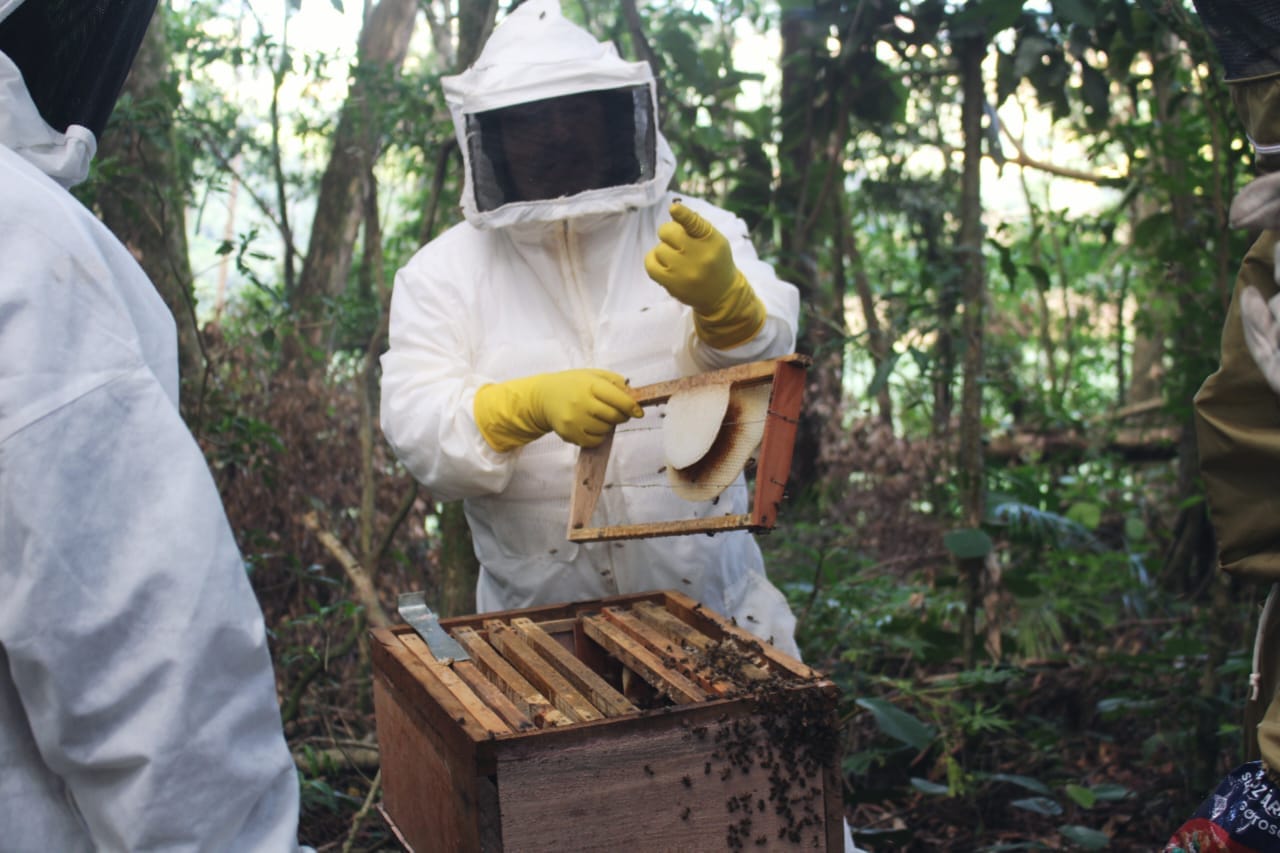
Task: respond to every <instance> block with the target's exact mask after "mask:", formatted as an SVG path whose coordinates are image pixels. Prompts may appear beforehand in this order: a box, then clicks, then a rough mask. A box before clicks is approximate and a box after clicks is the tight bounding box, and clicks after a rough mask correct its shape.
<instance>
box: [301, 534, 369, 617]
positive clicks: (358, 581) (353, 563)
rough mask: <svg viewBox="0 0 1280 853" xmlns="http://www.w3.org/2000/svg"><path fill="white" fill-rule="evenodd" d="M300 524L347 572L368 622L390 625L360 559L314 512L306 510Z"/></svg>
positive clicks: (353, 591)
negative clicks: (327, 528)
mask: <svg viewBox="0 0 1280 853" xmlns="http://www.w3.org/2000/svg"><path fill="white" fill-rule="evenodd" d="M302 524H303V526H304V527H306V528H307V529H308V530H310V531H311V532H312V533H314V534H315V535H316V539H318V540H319V541H320V544H321V545H323V546H324V547H325V549H326V550H328V552H329V553H330V554H332V555H333V556H334V558H335V559H337V561H338V563H339V564H340V565H341V566H342V570H343V571H344V572H346V573H347V577H348V578H349V579H350V580H351V587H352V593H353V594H354V595H355V598H356V600H357V601H359V602H360V604H361V605H363V606H364V610H365V613H367V614H368V618H369V622H370V624H372V625H374V626H375V627H377V628H389V627H391V619H390V618H388V617H387V612H386V611H385V610H383V609H382V604H381V603H380V602H379V601H378V593H377V592H376V591H375V590H374V588H373V580H372V579H371V578H370V577H369V573H368V572H366V571H365V570H364V567H363V566H361V565H360V561H359V560H357V559H356V558H355V556H354V555H353V554H352V553H351V552H350V551H348V550H347V548H346V546H345V545H343V544H342V542H341V541H340V540H339V539H338V537H337V536H334V535H333V534H332V533H330V532H329V531H328V530H325V529H324V528H323V527H321V526H320V519H319V517H318V516H317V515H316V514H315V513H314V512H308V513H307V514H306V515H304V516H302Z"/></svg>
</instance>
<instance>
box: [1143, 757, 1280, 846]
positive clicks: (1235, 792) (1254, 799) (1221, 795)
mask: <svg viewBox="0 0 1280 853" xmlns="http://www.w3.org/2000/svg"><path fill="white" fill-rule="evenodd" d="M1274 850H1280V786H1277V785H1276V784H1275V782H1273V781H1271V779H1270V778H1269V777H1268V775H1267V771H1266V768H1264V767H1263V766H1262V762H1261V761H1250V762H1248V763H1247V764H1242V765H1240V766H1239V767H1237V768H1236V769H1235V770H1232V771H1231V772H1230V773H1229V774H1227V777H1226V778H1225V779H1223V780H1222V783H1221V784H1220V785H1218V788H1217V790H1215V791H1214V792H1213V793H1212V794H1210V795H1209V796H1208V797H1207V798H1206V799H1205V801H1204V802H1203V803H1201V804H1200V808H1198V809H1196V812H1195V814H1194V815H1192V816H1191V819H1190V820H1188V821H1187V822H1186V823H1184V824H1183V825H1182V826H1180V827H1179V828H1178V831H1177V832H1175V833H1174V834H1173V836H1172V837H1171V838H1170V839H1169V843H1168V844H1166V845H1165V847H1164V853H1210V851H1228V853H1269V852H1270V851H1274Z"/></svg>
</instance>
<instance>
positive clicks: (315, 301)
mask: <svg viewBox="0 0 1280 853" xmlns="http://www.w3.org/2000/svg"><path fill="white" fill-rule="evenodd" d="M417 11H418V4H417V3H416V2H414V0H381V2H379V3H378V5H377V6H375V7H374V8H373V11H372V12H371V13H370V14H369V17H368V19H367V20H366V22H365V25H364V28H363V29H362V30H361V32H360V44H359V47H358V48H357V52H356V67H355V70H354V72H353V73H352V76H351V88H350V90H349V91H348V93H347V99H346V102H345V103H344V104H343V106H342V112H341V113H340V114H339V116H338V126H337V129H336V130H335V131H334V135H333V150H332V152H331V153H330V155H329V163H328V165H327V166H326V168H325V171H324V176H323V177H322V178H321V179H320V193H319V196H318V197H317V199H316V214H315V218H314V219H313V220H312V222H311V238H310V242H309V244H308V247H307V257H306V259H305V260H304V261H303V264H302V275H301V276H300V277H299V279H298V284H297V287H296V289H295V292H294V293H292V294H290V299H291V302H292V303H293V305H294V309H295V314H294V318H295V323H296V329H297V332H298V334H297V335H294V336H290V337H289V338H288V339H287V340H286V342H285V349H284V355H285V360H286V362H287V363H289V364H290V365H292V366H295V367H301V366H303V362H302V359H303V357H304V356H305V355H306V354H307V352H308V351H316V350H318V349H324V348H327V346H328V332H329V329H330V327H331V325H332V321H331V318H329V317H328V312H327V310H326V307H325V306H326V305H327V303H328V301H329V300H330V299H331V298H333V297H335V296H337V295H339V294H341V293H342V292H343V290H344V289H345V288H346V284H347V277H348V274H349V273H350V271H351V258H352V252H353V251H354V247H355V239H356V232H357V231H358V229H359V227H360V221H361V219H362V217H363V210H364V205H363V200H364V193H365V183H366V181H367V178H368V175H369V174H370V172H371V171H372V169H373V165H374V163H375V162H376V161H377V159H378V155H379V153H380V152H381V148H382V135H383V134H382V128H381V127H380V122H379V120H378V119H377V118H376V116H377V113H378V108H379V106H380V99H381V98H382V97H383V95H382V94H381V92H380V89H381V88H382V86H383V85H384V83H385V82H386V81H387V80H388V79H391V78H394V77H396V76H397V75H398V74H399V73H400V66H401V65H402V64H403V63H404V58H405V54H406V53H407V52H408V49H409V37H410V36H411V35H412V34H413V24H414V18H415V16H416V15H417Z"/></svg>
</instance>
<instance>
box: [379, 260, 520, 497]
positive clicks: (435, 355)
mask: <svg viewBox="0 0 1280 853" xmlns="http://www.w3.org/2000/svg"><path fill="white" fill-rule="evenodd" d="M444 245H445V244H443V243H437V244H432V245H429V246H428V248H426V249H424V250H422V251H420V252H419V253H418V255H417V256H415V257H414V258H413V260H411V261H410V262H409V264H408V265H406V266H405V267H404V268H403V269H401V270H400V271H399V272H398V273H396V280H395V289H394V291H393V292H392V296H391V315H390V334H389V344H390V346H389V348H388V350H387V352H386V353H384V354H383V356H382V407H381V422H382V432H383V435H385V436H386V439H387V441H388V443H390V445H391V446H392V448H393V449H394V450H395V453H396V456H397V457H398V458H399V459H400V461H401V462H403V463H404V465H405V467H407V468H408V469H409V471H410V473H412V474H413V476H414V477H416V478H417V479H418V481H419V482H421V483H422V484H423V485H425V486H427V488H429V489H431V491H432V494H433V495H434V496H435V497H437V498H440V499H442V500H457V499H461V498H469V497H475V496H477V495H483V494H494V493H497V492H501V491H502V490H503V489H505V488H506V487H507V484H508V483H509V482H510V480H511V475H512V473H513V472H514V470H515V456H516V453H499V452H498V451H496V450H494V449H493V448H492V447H490V446H489V444H488V443H487V442H486V441H485V440H484V437H483V436H482V435H481V434H480V429H479V428H478V427H477V426H476V422H475V414H474V410H473V405H474V402H475V396H476V391H477V390H478V389H479V388H480V387H481V386H482V385H484V384H486V383H487V382H489V381H491V380H490V379H488V378H486V377H484V376H481V375H479V374H477V373H476V371H475V368H474V366H473V362H474V358H472V357H471V353H470V348H471V343H470V341H469V340H468V338H467V335H466V334H465V333H464V330H465V329H466V327H467V326H468V324H470V323H471V322H475V321H476V318H475V316H474V315H475V313H476V312H475V311H474V310H473V309H468V308H466V307H465V306H463V305H462V304H461V303H460V302H458V301H457V300H456V299H455V295H454V293H453V291H452V290H451V289H450V288H448V287H446V286H444V285H445V284H447V279H448V277H449V273H448V272H447V271H446V270H444V269H442V268H441V267H440V265H439V262H440V261H441V259H442V257H443V256H445V255H447V254H448V251H449V250H448V249H447V248H442V247H443V246H444ZM458 274H459V275H462V274H464V273H463V272H461V271H459V272H458ZM517 452H518V451H517Z"/></svg>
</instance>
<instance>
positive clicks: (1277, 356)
mask: <svg viewBox="0 0 1280 853" xmlns="http://www.w3.org/2000/svg"><path fill="white" fill-rule="evenodd" d="M1278 317H1280V293H1278V294H1276V295H1275V296H1273V297H1271V301H1270V302H1268V301H1267V300H1265V299H1263V298H1262V294H1261V293H1259V292H1258V289H1257V288H1256V287H1246V288H1244V289H1243V290H1242V291H1240V322H1241V323H1243V324H1244V342H1245V343H1246V344H1247V345H1248V347H1249V353H1250V354H1251V355H1252V356H1253V360H1254V361H1255V362H1257V363H1258V369H1259V370H1261V371H1262V375H1263V376H1264V377H1266V380H1267V384H1268V385H1270V386H1271V390H1273V391H1275V392H1276V393H1277V394H1280V321H1278V320H1277V318H1278Z"/></svg>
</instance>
